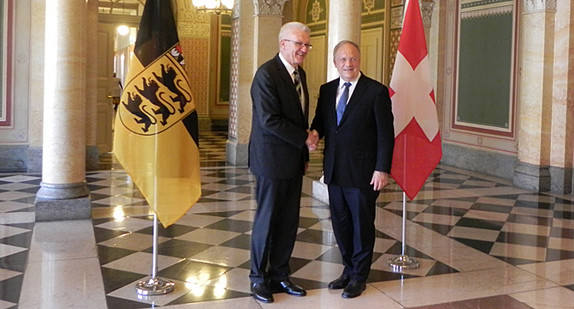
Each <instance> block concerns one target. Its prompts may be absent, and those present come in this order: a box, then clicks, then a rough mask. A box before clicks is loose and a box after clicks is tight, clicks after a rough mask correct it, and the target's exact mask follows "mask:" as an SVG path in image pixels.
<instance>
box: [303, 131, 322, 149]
mask: <svg viewBox="0 0 574 309" xmlns="http://www.w3.org/2000/svg"><path fill="white" fill-rule="evenodd" d="M307 134H308V135H307V140H306V141H305V145H307V148H309V150H310V151H314V150H316V149H317V145H318V144H319V133H318V132H317V130H313V131H310V130H307Z"/></svg>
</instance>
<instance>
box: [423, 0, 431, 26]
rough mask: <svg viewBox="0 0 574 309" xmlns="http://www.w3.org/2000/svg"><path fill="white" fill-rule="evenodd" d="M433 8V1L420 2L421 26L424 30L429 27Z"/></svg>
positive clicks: (424, 0)
mask: <svg viewBox="0 0 574 309" xmlns="http://www.w3.org/2000/svg"><path fill="white" fill-rule="evenodd" d="M433 7H434V0H422V1H421V12H422V17H423V25H424V27H425V28H430V27H431V23H432V10H433Z"/></svg>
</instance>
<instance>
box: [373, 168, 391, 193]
mask: <svg viewBox="0 0 574 309" xmlns="http://www.w3.org/2000/svg"><path fill="white" fill-rule="evenodd" d="M388 184H389V174H387V173H385V172H380V171H375V172H373V178H372V179H371V183H370V185H372V186H373V190H375V191H381V190H382V189H383V188H384V187H385V186H386V185H388Z"/></svg>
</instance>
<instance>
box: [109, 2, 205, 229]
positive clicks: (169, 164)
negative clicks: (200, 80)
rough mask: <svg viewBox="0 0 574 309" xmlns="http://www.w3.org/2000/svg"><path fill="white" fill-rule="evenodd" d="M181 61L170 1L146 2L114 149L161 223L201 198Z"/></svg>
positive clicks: (190, 104)
mask: <svg viewBox="0 0 574 309" xmlns="http://www.w3.org/2000/svg"><path fill="white" fill-rule="evenodd" d="M183 65H184V61H183V55H182V52H181V46H180V44H179V38H178V36H177V29H176V26H175V20H174V17H173V12H172V8H171V1H169V0H148V1H146V4H145V8H144V11H143V15H142V19H141V23H140V28H139V31H138V35H137V39H136V43H135V46H134V53H133V55H132V57H131V59H130V67H129V70H128V76H127V79H126V85H125V87H124V92H123V94H122V97H121V102H120V104H119V106H118V110H117V112H118V114H117V117H116V124H115V133H114V134H115V137H114V148H113V152H114V154H115V156H116V157H117V159H118V160H119V161H120V163H121V164H122V166H123V167H124V168H125V170H126V172H127V173H128V174H129V175H130V176H131V177H132V179H133V181H134V183H135V184H136V185H137V186H138V188H139V189H140V191H141V192H142V193H143V195H144V196H145V198H146V200H147V201H148V203H149V205H150V206H151V208H152V209H153V211H154V212H155V214H156V215H157V218H158V219H159V221H160V222H161V223H162V224H163V226H164V227H167V226H169V225H171V224H173V223H174V222H175V221H177V220H178V219H179V218H181V217H182V216H183V215H184V214H185V212H186V211H187V210H189V208H190V207H191V206H192V205H193V204H194V203H195V202H197V200H198V199H199V197H200V196H201V180H200V173H199V149H198V129H197V112H196V110H195V104H194V102H193V99H192V95H191V88H190V84H189V79H188V77H187V75H186V73H185V70H184V68H183Z"/></svg>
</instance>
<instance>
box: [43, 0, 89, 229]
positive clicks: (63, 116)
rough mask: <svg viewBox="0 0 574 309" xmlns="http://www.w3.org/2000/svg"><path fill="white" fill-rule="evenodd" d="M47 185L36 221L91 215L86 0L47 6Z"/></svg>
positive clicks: (55, 0) (66, 0) (67, 0)
mask: <svg viewBox="0 0 574 309" xmlns="http://www.w3.org/2000/svg"><path fill="white" fill-rule="evenodd" d="M45 16H46V17H45V18H46V28H45V29H46V31H45V33H46V35H45V39H46V41H45V44H46V46H49V48H46V49H45V62H44V66H45V75H44V136H43V157H42V183H41V186H40V190H39V191H38V193H37V194H36V221H56V220H70V219H88V218H90V217H91V215H90V214H91V207H90V197H89V190H88V187H87V185H86V181H85V175H86V118H85V117H86V116H85V115H86V55H87V52H86V45H87V37H86V27H87V5H86V1H85V0H53V1H50V5H47V6H46V15H45Z"/></svg>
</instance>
